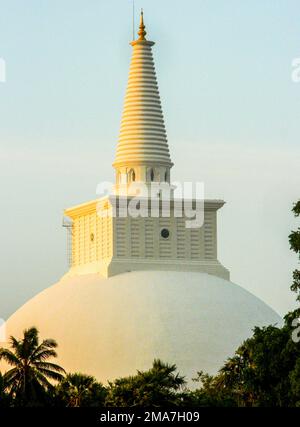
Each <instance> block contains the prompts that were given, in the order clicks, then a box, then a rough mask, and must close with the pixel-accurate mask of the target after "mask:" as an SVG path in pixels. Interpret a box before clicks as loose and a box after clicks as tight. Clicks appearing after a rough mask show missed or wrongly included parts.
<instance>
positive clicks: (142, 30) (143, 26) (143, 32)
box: [138, 9, 147, 40]
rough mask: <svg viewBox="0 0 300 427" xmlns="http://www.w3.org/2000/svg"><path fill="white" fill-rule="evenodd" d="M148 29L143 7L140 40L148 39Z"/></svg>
mask: <svg viewBox="0 0 300 427" xmlns="http://www.w3.org/2000/svg"><path fill="white" fill-rule="evenodd" d="M146 34H147V33H146V31H145V24H144V11H143V9H142V10H141V21H140V30H139V32H138V35H139V36H140V37H139V40H146V38H145V36H146Z"/></svg>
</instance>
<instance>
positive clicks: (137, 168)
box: [113, 10, 173, 182]
mask: <svg viewBox="0 0 300 427" xmlns="http://www.w3.org/2000/svg"><path fill="white" fill-rule="evenodd" d="M146 34H147V32H146V27H145V23H144V12H143V10H142V11H141V17H140V25H139V31H138V36H139V37H138V39H136V40H134V41H132V42H131V43H130V44H131V46H132V47H133V52H132V58H131V65H130V70H129V79H128V85H127V91H126V96H125V102H124V109H123V115H122V121H121V129H120V136H119V142H118V145H117V152H116V157H115V162H114V163H113V166H114V168H115V169H116V172H117V177H118V175H121V174H122V175H124V174H126V176H127V175H128V176H129V172H130V176H134V177H135V178H136V180H137V181H143V182H147V181H168V182H169V181H170V169H171V167H172V166H173V164H172V162H171V158H170V152H169V147H168V141H167V133H166V128H165V123H164V117H163V111H162V107H161V101H160V95H159V89H158V83H157V78H156V72H155V65H154V60H153V55H152V46H153V45H154V42H152V41H150V40H147V39H146ZM132 171H134V174H133V173H132ZM117 181H118V178H117Z"/></svg>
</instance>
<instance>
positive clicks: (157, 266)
mask: <svg viewBox="0 0 300 427" xmlns="http://www.w3.org/2000/svg"><path fill="white" fill-rule="evenodd" d="M131 271H191V272H202V273H207V274H210V275H212V276H217V277H221V278H222V279H225V280H230V272H229V270H227V269H226V268H225V267H224V266H223V265H222V264H221V263H220V262H219V261H218V260H203V261H191V260H183V259H174V260H162V259H155V260H149V259H147V258H136V259H132V258H130V259H129V258H122V259H120V258H112V259H111V260H109V261H107V262H93V263H88V264H84V265H80V266H73V267H71V268H70V270H69V271H68V273H67V274H66V275H65V277H70V276H77V275H85V274H100V275H102V276H103V277H105V278H108V277H112V276H116V275H118V274H122V273H128V272H131Z"/></svg>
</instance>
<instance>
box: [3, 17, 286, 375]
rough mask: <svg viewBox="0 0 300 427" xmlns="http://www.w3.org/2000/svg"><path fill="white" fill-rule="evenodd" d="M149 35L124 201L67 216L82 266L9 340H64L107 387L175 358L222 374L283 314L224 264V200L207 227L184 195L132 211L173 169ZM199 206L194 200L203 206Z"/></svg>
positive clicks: (138, 76)
mask: <svg viewBox="0 0 300 427" xmlns="http://www.w3.org/2000/svg"><path fill="white" fill-rule="evenodd" d="M138 34H139V38H138V40H135V41H133V42H132V43H131V45H132V46H133V56H132V62H131V67H130V75H129V82H128V89H127V94H126V99H125V107H124V113H123V119H122V125H121V134H120V139H119V144H118V147H117V155H116V159H115V162H114V168H115V170H116V185H115V189H114V195H113V196H105V197H102V198H100V199H97V200H93V201H91V202H88V203H85V204H82V205H79V206H75V207H73V208H70V209H67V210H66V211H65V216H67V217H68V218H69V219H70V232H71V235H72V250H71V267H70V271H69V272H68V273H67V274H66V275H65V276H64V277H63V278H62V279H61V280H60V281H59V282H58V283H57V284H55V285H53V286H51V287H49V288H47V289H46V290H44V291H43V292H41V293H40V294H38V295H37V296H35V297H34V298H33V299H31V300H30V301H28V302H27V303H26V304H25V305H24V306H23V307H21V308H20V309H19V310H18V311H17V312H16V313H15V314H13V316H11V318H10V319H9V320H8V322H7V336H10V335H14V336H16V337H20V336H21V335H22V331H23V330H24V329H25V328H28V327H31V326H36V327H37V328H38V329H39V331H40V334H41V337H42V338H47V337H51V338H54V339H56V340H57V342H58V344H59V349H58V353H59V358H58V363H59V364H61V365H62V366H63V367H65V369H66V370H67V371H70V372H74V371H80V372H83V373H87V374H92V375H94V376H96V378H97V379H98V380H100V381H103V382H106V381H107V380H113V379H115V378H116V377H119V376H125V375H129V374H134V373H135V372H136V370H137V369H139V370H143V369H148V368H149V367H150V366H151V363H152V361H153V360H154V359H155V358H161V359H162V360H163V361H166V362H169V363H175V364H176V365H177V366H178V368H179V371H180V372H181V373H182V374H184V375H186V376H187V379H189V380H190V379H191V378H192V377H193V376H195V375H196V372H197V371H199V370H204V371H206V372H209V373H215V372H216V371H217V370H218V369H219V368H220V366H221V365H222V363H223V362H224V360H225V359H226V358H227V357H229V356H231V355H232V354H233V353H234V351H235V349H236V348H237V347H238V345H240V344H241V342H242V341H243V340H244V339H246V338H247V337H249V336H250V335H251V331H252V329H253V327H254V326H256V325H257V326H263V325H268V324H276V323H281V319H280V317H279V316H278V315H277V314H276V313H275V312H274V311H273V310H272V309H271V308H270V307H268V306H267V305H266V304H265V303H263V302H262V301H261V300H259V299H258V298H256V297H255V296H253V295H252V294H250V293H249V292H247V291H246V290H244V289H243V288H241V287H240V286H238V285H235V284H233V283H232V282H230V281H229V271H228V270H227V269H226V268H225V267H224V266H222V264H221V263H220V262H219V261H218V257H217V210H218V209H219V208H221V207H222V206H223V205H224V202H223V201H222V200H205V201H204V205H203V207H202V213H203V224H201V226H196V227H194V226H192V227H190V226H187V224H188V219H189V218H187V217H186V216H181V217H180V216H178V215H177V214H178V210H180V209H181V207H182V200H180V199H178V198H177V199H176V198H175V197H174V195H173V193H172V197H171V201H170V212H169V215H168V216H166V215H164V213H163V207H162V202H161V193H160V194H157V195H156V196H157V199H156V200H158V215H151V207H150V203H149V205H148V204H146V205H144V204H143V207H141V206H140V205H139V208H140V215H139V216H137V217H133V216H130V215H123V214H124V212H125V211H126V212H127V211H128V206H129V205H130V203H131V202H132V200H133V199H134V194H133V193H131V192H130V191H129V194H130V196H129V197H127V198H126V197H125V195H124V194H125V193H126V191H127V190H128V189H129V186H130V185H131V184H132V183H135V184H137V185H138V184H144V185H145V186H146V188H148V187H149V188H150V186H151V184H153V183H155V184H157V185H158V186H159V185H160V184H162V187H163V184H164V183H170V180H171V177H170V171H171V168H172V166H173V164H172V162H171V159H170V153H169V148H168V143H167V137H166V130H165V125H164V120H163V113H162V109H161V103H160V97H159V91H158V85H157V80H156V74H155V68H154V62H153V57H152V46H153V45H154V43H153V42H151V41H148V40H146V38H145V36H146V32H145V26H144V21H143V15H142V16H141V23H140V31H139V33H138ZM183 149H184V147H183ZM131 188H132V186H131ZM125 190H126V191H125ZM124 191H125V192H124ZM172 191H173V190H172ZM141 200H142V199H141ZM143 200H147V201H149V200H150V199H149V200H148V198H147V197H144V198H143ZM124 203H125V204H124ZM196 203H197V202H196V200H191V205H192V207H195V206H197V205H196ZM120 206H122V209H121V210H120V209H117V208H120Z"/></svg>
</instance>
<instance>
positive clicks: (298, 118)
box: [0, 0, 300, 317]
mask: <svg viewBox="0 0 300 427" xmlns="http://www.w3.org/2000/svg"><path fill="white" fill-rule="evenodd" d="M135 3H136V21H137V20H138V10H139V9H140V8H141V7H143V8H144V11H145V22H146V26H147V31H148V37H149V38H150V39H152V40H154V41H156V46H155V47H154V57H155V62H156V68H157V74H158V81H159V86H160V91H161V97H162V103H163V108H164V113H165V119H166V125H167V132H168V138H169V144H170V150H171V155H172V159H173V161H174V162H175V167H174V172H173V178H174V179H176V180H177V179H181V180H184V179H185V180H188V181H189V180H204V181H205V184H206V189H207V196H209V197H215V198H219V197H221V198H224V199H225V200H226V201H227V204H226V206H225V207H224V208H223V210H222V211H221V212H220V215H219V216H220V221H219V239H220V244H219V252H220V259H221V260H222V261H223V263H224V264H225V265H226V266H227V267H228V268H230V270H231V272H232V280H233V281H235V282H237V283H239V284H240V285H242V286H244V287H245V288H247V289H248V290H250V291H252V292H254V293H255V294H256V295H258V296H259V297H261V298H262V299H264V300H265V301H266V302H268V303H269V304H271V305H272V306H273V307H274V308H275V309H276V310H278V311H279V312H280V313H281V314H283V313H284V312H285V311H287V310H288V309H289V308H291V307H292V306H293V296H292V295H291V293H290V292H289V285H290V281H291V271H292V268H293V267H294V266H295V264H296V258H295V257H294V256H293V254H291V253H290V252H289V247H288V242H287V235H288V233H289V231H290V229H291V227H293V226H295V221H294V220H293V218H292V216H291V214H290V208H291V205H292V203H293V201H295V200H296V199H297V197H299V196H300V194H299V188H300V176H299V175H300V173H299V169H300V167H299V164H300V145H299V134H300V83H299V84H296V83H293V82H292V80H291V71H292V69H291V62H292V60H293V58H296V57H300V3H299V0H251V1H244V0H186V1H182V0H181V1H179V0H172V1H171V0H163V1H162V0H160V1H159V0H151V1H150V0H143V1H137V0H136V2H135ZM0 6H1V7H0V57H2V58H4V59H5V61H6V64H7V82H6V83H5V84H3V83H0V143H1V152H0V178H1V196H2V197H1V202H0V203H1V243H0V251H1V252H0V257H1V263H0V268H1V270H0V274H1V288H0V317H6V316H8V315H9V314H10V313H11V312H12V311H14V310H15V309H16V308H17V307H18V306H19V305H20V304H21V303H23V302H25V301H26V300H27V299H28V297H29V296H33V295H34V294H36V293H37V292H38V291H39V290H41V289H43V288H45V287H47V286H49V285H51V284H52V283H53V282H55V281H56V280H58V279H59V278H60V277H61V276H62V274H63V273H64V272H65V270H66V256H65V230H63V229H62V227H61V219H62V211H63V208H65V207H68V206H70V205H73V204H77V203H80V202H83V201H87V200H89V199H92V198H95V188H96V185H97V183H98V182H99V181H102V180H109V179H112V178H113V171H112V168H111V163H112V161H113V156H114V150H115V146H116V142H117V137H118V131H119V123H120V117H121V111H122V104H123V97H124V93H125V88H126V81H127V75H128V66H129V61H130V54H131V47H130V46H129V41H130V40H131V38H132V0H85V1H83V0H80V1H79V0H72V1H71V0H26V1H23V0H7V1H5V0H0Z"/></svg>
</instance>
